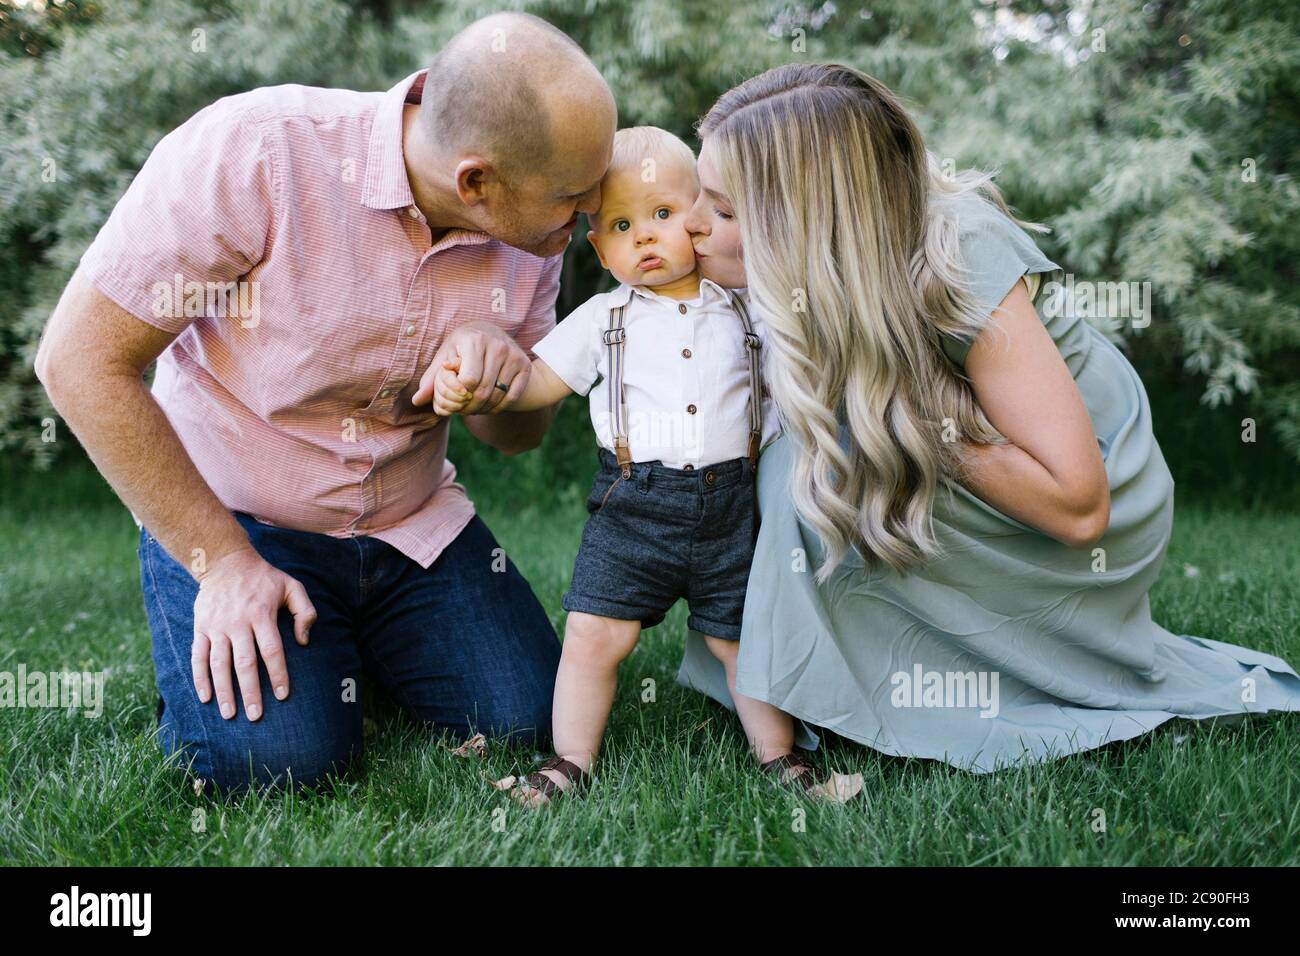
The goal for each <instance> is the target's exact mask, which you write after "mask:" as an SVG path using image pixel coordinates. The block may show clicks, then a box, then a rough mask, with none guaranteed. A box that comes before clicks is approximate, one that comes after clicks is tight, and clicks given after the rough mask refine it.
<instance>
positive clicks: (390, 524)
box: [36, 14, 617, 792]
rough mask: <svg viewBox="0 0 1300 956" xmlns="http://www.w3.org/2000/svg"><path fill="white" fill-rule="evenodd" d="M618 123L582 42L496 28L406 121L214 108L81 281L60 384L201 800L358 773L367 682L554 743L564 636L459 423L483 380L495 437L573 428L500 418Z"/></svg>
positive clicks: (59, 345)
mask: <svg viewBox="0 0 1300 956" xmlns="http://www.w3.org/2000/svg"><path fill="white" fill-rule="evenodd" d="M616 127H617V114H616V110H615V106H614V101H613V97H612V95H611V94H610V91H609V88H608V87H607V86H606V84H605V82H604V80H603V79H602V78H601V76H600V74H599V72H598V71H597V70H596V69H595V67H594V66H593V65H592V64H591V62H590V61H589V60H588V59H587V57H586V56H585V55H584V54H583V52H582V50H581V49H580V48H579V47H578V46H577V45H576V44H575V43H574V42H573V41H572V40H571V39H569V38H568V37H567V36H565V35H564V34H563V33H562V32H560V31H559V30H557V29H555V28H554V27H552V26H550V25H549V24H547V23H545V22H544V21H542V20H539V19H537V18H535V17H531V16H528V15H523V14H497V15H494V16H490V17H486V18H484V19H482V20H479V21H477V22H476V23H474V24H472V25H470V26H469V27H467V28H466V29H465V30H464V31H462V32H461V33H459V34H457V35H456V36H455V37H454V38H452V40H451V41H450V42H449V43H448V44H447V46H446V47H445V48H444V49H443V50H442V51H441V52H440V53H439V54H438V55H437V57H436V58H435V59H434V61H433V63H432V65H431V66H430V68H429V69H428V70H427V71H421V72H419V73H416V74H413V75H412V76H410V77H407V78H406V79H405V80H403V81H402V82H401V83H399V84H398V85H397V86H395V87H394V88H393V89H391V90H389V91H388V92H387V93H354V92H350V91H344V90H325V89H315V88H307V87H300V86H282V87H273V88H267V89H259V90H253V91H251V92H249V93H245V94H241V95H238V96H233V97H227V98H225V99H222V100H219V101H218V102H216V103H214V104H213V105H211V106H209V107H207V108H206V109H204V110H201V111H200V112H199V113H198V114H196V115H195V116H194V117H192V118H191V119H190V120H189V121H187V122H186V123H185V124H183V125H182V126H181V127H179V128H178V129H176V130H175V131H173V132H172V133H170V134H169V135H168V136H166V137H164V138H163V139H162V140H161V141H160V142H159V143H158V145H157V146H156V147H155V149H154V151H153V153H152V154H151V155H150V157H149V160H148V161H147V162H146V163H145V165H144V167H143V169H142V170H141V171H140V173H139V175H138V176H137V177H136V179H135V181H134V182H133V183H132V185H131V187H130V188H129V189H128V190H127V192H126V194H125V195H124V196H123V198H122V199H121V201H120V202H119V203H118V205H117V207H116V208H115V210H114V211H113V214H112V216H111V217H110V218H109V220H108V222H107V223H106V224H105V226H104V227H103V229H102V230H101V231H100V233H99V235H98V237H97V238H96V240H95V242H94V243H93V244H92V245H91V247H90V249H89V250H88V251H87V252H86V254H85V256H84V257H83V258H82V260H81V264H80V267H79V268H78V269H77V271H76V273H75V274H74V275H73V277H72V280H71V282H70V283H69V284H68V288H67V289H66V290H65V291H64V293H63V296H62V298H61V300H60V301H59V304H58V307H57V308H56V310H55V312H54V314H53V316H52V317H51V319H50V322H49V326H48V328H47V330H46V333H45V336H44V339H43V341H42V343H41V348H40V351H39V353H38V355H37V359H36V371H37V375H38V376H39V377H40V380H41V382H42V383H43V384H44V385H45V387H46V389H47V391H48V392H49V394H50V398H51V400H52V401H53V403H54V405H55V407H56V408H57V409H58V410H59V413H60V414H61V415H62V416H63V417H64V419H65V420H66V421H67V422H68V423H69V425H70V427H71V428H72V430H73V431H74V432H75V433H76V435H77V436H78V438H79V439H80V440H81V442H82V444H83V445H84V447H85V448H86V450H87V452H88V453H89V455H90V457H91V458H92V459H93V461H94V462H95V464H96V466H97V467H98V468H99V470H100V471H101V472H102V473H103V474H104V476H105V478H106V479H107V480H108V481H109V483H110V484H111V485H112V486H113V488H114V490H115V491H116V492H117V493H118V495H119V496H120V497H121V499H122V501H123V502H124V503H125V504H126V505H127V506H128V507H129V508H130V509H131V512H132V514H133V515H134V516H135V518H136V521H137V523H138V524H140V525H141V531H140V544H139V558H140V570H141V586H142V590H143V592H144V600H145V607H146V611H147V615H148V620H149V627H150V631H151V632H152V639H153V656H154V663H155V667H156V670H157V685H158V690H159V708H158V711H159V723H160V729H159V735H160V739H161V743H162V746H163V748H164V750H165V751H166V752H168V753H177V754H179V757H180V759H181V760H182V761H183V762H185V763H188V764H190V766H191V768H192V770H193V772H194V773H195V774H196V775H197V776H199V777H201V778H203V779H205V780H207V781H210V782H211V783H212V784H214V785H215V786H216V787H217V788H219V789H221V790H223V791H226V792H232V791H236V790H238V789H240V788H242V787H245V786H247V785H249V784H250V783H252V782H260V783H282V782H286V781H288V780H294V781H297V782H300V783H314V782H316V781H318V780H319V779H321V778H322V776H323V775H324V774H325V773H326V772H327V771H329V770H331V769H340V768H342V767H343V766H344V765H346V764H347V763H348V762H349V760H350V759H351V758H353V757H355V756H357V755H358V754H359V753H360V750H361V743H362V714H361V704H360V702H359V699H358V693H359V690H360V686H359V685H360V683H361V682H360V678H361V675H362V673H363V672H364V673H366V674H368V675H369V676H370V677H371V678H373V680H374V681H375V682H376V683H377V684H378V685H379V686H380V687H382V688H383V689H384V690H385V691H386V692H387V693H388V694H390V695H391V696H392V697H393V698H394V699H395V700H396V701H397V703H398V704H399V705H400V706H401V707H402V708H403V710H404V711H406V712H407V713H409V714H410V715H412V716H413V717H414V718H416V719H418V720H420V721H422V722H424V723H426V724H428V725H431V726H433V727H435V728H446V729H449V730H450V731H452V732H453V733H454V734H456V735H458V736H463V735H466V734H469V733H471V732H472V731H474V730H483V731H485V732H488V733H492V734H516V735H518V737H519V738H522V739H525V740H531V739H535V738H538V737H542V736H545V734H546V733H547V732H548V728H549V720H550V705H551V694H552V689H553V683H554V675H555V668H556V665H557V662H558V656H559V653H558V642H557V640H556V637H555V632H554V630H553V629H552V627H551V626H550V623H549V620H548V618H547V616H546V614H545V613H544V611H543V609H542V608H541V606H540V604H539V603H538V601H537V599H536V597H535V596H534V595H533V592H532V590H531V588H529V586H528V584H527V582H526V581H524V579H523V578H522V577H521V576H520V574H519V572H518V570H517V569H516V568H515V566H514V564H513V562H511V561H509V560H508V559H507V558H506V557H505V556H504V554H502V552H501V549H500V548H499V547H498V546H497V543H496V541H495V539H494V538H493V536H492V533H491V532H490V531H489V530H488V528H487V527H486V525H485V524H484V523H483V521H482V520H481V519H480V518H478V517H477V516H476V515H475V513H474V509H473V506H472V504H471V503H470V502H469V500H468V498H467V497H466V496H465V493H464V489H463V488H462V487H461V486H460V485H459V484H457V483H456V482H455V480H454V479H455V468H454V467H453V466H452V465H451V464H450V463H449V462H447V461H446V459H445V452H446V447H447V432H448V423H447V421H446V420H445V419H440V418H438V417H436V416H434V415H433V414H432V412H431V411H430V409H429V399H430V397H431V391H432V379H433V375H434V373H435V372H436V370H437V369H438V368H440V367H441V364H442V362H443V361H444V360H446V359H449V358H453V357H458V358H459V360H460V363H461V366H460V367H461V370H462V371H461V377H462V378H463V379H466V380H467V381H471V380H472V381H474V382H476V383H477V384H476V388H475V391H474V404H473V405H472V406H471V407H470V408H468V409H467V412H470V413H480V414H477V415H472V416H471V417H468V418H466V419H465V423H466V426H467V428H468V429H469V431H470V432H471V433H472V434H473V435H474V436H475V437H476V438H477V439H478V440H479V441H482V442H485V443H486V444H488V445H490V446H492V447H494V448H497V449H499V450H501V451H502V452H504V453H506V454H514V453H517V452H520V451H525V450H527V449H529V448H533V447H536V446H537V444H538V443H539V442H540V441H541V438H542V436H543V434H544V433H545V431H546V429H547V427H548V426H549V424H550V422H551V420H552V416H553V414H554V411H555V409H554V408H550V409H546V410H543V411H540V412H531V413H523V412H519V413H508V414H493V415H489V414H482V413H487V412H489V411H492V410H493V409H497V408H498V406H501V408H508V407H509V403H510V402H511V401H512V400H513V399H514V398H515V397H516V396H517V395H518V394H519V393H520V392H522V390H523V388H524V386H525V385H526V384H527V378H528V374H529V360H530V359H531V357H532V353H531V352H530V351H529V350H530V348H531V346H532V344H533V343H535V342H536V341H538V340H539V339H540V338H541V337H542V336H543V335H544V334H545V333H546V332H547V331H548V330H549V329H550V328H552V327H553V326H554V324H555V298H556V293H557V289H558V281H559V269H560V263H561V255H562V253H563V251H564V249H565V247H566V246H567V244H568V241H569V237H570V235H571V233H572V232H573V229H574V226H575V224H576V222H577V215H578V213H579V212H590V211H592V210H594V209H596V208H597V207H598V206H599V183H600V179H601V176H602V174H603V173H604V171H605V168H606V166H607V165H608V163H609V159H610V154H611V149H612V140H613V134H614V130H615V128H616ZM155 358H157V359H158V369H157V373H156V376H155V381H154V385H153V390H152V392H151V391H150V390H148V389H147V388H146V387H145V385H144V381H143V373H144V370H145V369H146V368H147V367H148V365H149V364H150V363H151V362H152V361H153V360H154V359H155ZM498 410H499V409H498Z"/></svg>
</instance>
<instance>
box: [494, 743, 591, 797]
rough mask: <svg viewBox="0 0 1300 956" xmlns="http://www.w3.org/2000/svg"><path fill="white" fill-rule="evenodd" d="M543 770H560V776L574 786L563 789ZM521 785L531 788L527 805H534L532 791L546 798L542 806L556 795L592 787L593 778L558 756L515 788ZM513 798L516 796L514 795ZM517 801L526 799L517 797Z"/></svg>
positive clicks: (522, 780)
mask: <svg viewBox="0 0 1300 956" xmlns="http://www.w3.org/2000/svg"><path fill="white" fill-rule="evenodd" d="M543 770H558V771H559V772H560V775H561V776H562V777H564V779H566V780H568V781H569V782H570V783H571V784H572V786H569V787H561V786H560V785H559V784H558V783H556V782H555V781H554V780H552V779H551V778H550V777H548V776H547V775H546V774H544V773H542V771H543ZM520 784H522V785H524V786H526V787H529V788H530V792H528V793H527V794H526V803H527V805H530V806H531V805H532V802H531V801H532V793H531V790H537V791H540V792H541V795H542V796H543V797H545V798H546V799H545V800H544V801H542V803H541V804H538V806H541V805H543V804H546V803H550V802H551V795H552V794H554V793H567V792H569V791H570V790H573V791H577V792H579V793H580V792H581V791H583V790H585V789H586V788H587V787H588V786H590V785H591V776H590V775H589V774H588V773H587V771H585V770H583V769H582V768H581V767H579V766H578V765H577V764H576V763H574V762H573V761H571V760H565V759H564V758H563V757H561V756H558V755H557V756H554V757H552V758H551V759H550V760H548V761H546V763H544V764H542V765H541V766H540V767H538V768H537V769H536V770H534V771H533V772H532V773H530V774H528V776H526V777H523V778H521V779H520V780H519V781H518V782H517V783H516V784H515V786H516V787H517V786H519V785H520ZM511 796H514V794H513V793H512V794H511ZM515 799H516V800H521V799H525V798H523V797H515Z"/></svg>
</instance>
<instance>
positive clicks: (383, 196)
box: [361, 70, 429, 209]
mask: <svg viewBox="0 0 1300 956" xmlns="http://www.w3.org/2000/svg"><path fill="white" fill-rule="evenodd" d="M428 73H429V71H428V70H419V71H417V72H415V73H412V74H411V75H410V76H408V77H407V78H406V79H404V80H402V82H400V83H398V84H397V85H396V86H394V87H393V88H392V89H391V90H389V91H388V92H387V93H385V94H384V96H383V99H381V100H380V101H379V107H378V108H377V109H376V110H375V118H374V121H373V122H372V123H371V124H370V143H369V146H368V147H367V150H366V181H365V183H364V184H363V185H362V187H361V203H362V205H365V206H368V207H369V208H371V209H397V208H399V207H401V206H411V205H414V203H415V196H414V195H413V194H412V193H411V182H410V180H409V179H407V178H406V161H405V159H404V158H403V156H402V107H403V106H405V105H406V104H407V103H418V102H420V95H421V94H422V93H423V92H424V80H425V77H426V76H428Z"/></svg>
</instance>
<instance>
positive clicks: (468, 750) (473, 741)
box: [451, 734, 487, 757]
mask: <svg viewBox="0 0 1300 956" xmlns="http://www.w3.org/2000/svg"><path fill="white" fill-rule="evenodd" d="M451 754H452V756H453V757H486V756H487V738H486V737H484V736H483V735H482V734H475V735H474V736H473V737H471V738H469V740H467V741H465V742H464V743H463V744H461V745H460V746H459V747H457V748H456V749H455V750H453V751H452V752H451Z"/></svg>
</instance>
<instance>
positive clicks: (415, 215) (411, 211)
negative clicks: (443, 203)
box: [406, 206, 420, 219]
mask: <svg viewBox="0 0 1300 956" xmlns="http://www.w3.org/2000/svg"><path fill="white" fill-rule="evenodd" d="M406 214H407V215H408V216H410V217H411V218H412V219H419V218H420V210H418V209H416V208H415V207H414V206H408V207H407V209H406Z"/></svg>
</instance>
